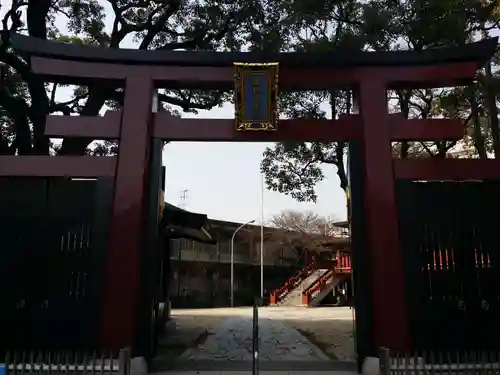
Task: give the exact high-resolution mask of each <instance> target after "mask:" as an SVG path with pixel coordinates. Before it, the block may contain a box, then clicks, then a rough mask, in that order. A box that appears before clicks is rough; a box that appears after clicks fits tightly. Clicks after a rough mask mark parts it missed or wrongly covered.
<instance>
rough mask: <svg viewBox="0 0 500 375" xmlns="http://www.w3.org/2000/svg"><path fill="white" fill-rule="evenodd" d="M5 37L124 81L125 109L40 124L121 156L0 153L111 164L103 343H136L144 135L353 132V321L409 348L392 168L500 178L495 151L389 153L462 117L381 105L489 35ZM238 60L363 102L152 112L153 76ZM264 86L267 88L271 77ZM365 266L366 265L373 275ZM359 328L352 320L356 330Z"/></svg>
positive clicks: (463, 58)
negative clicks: (350, 46) (110, 45)
mask: <svg viewBox="0 0 500 375" xmlns="http://www.w3.org/2000/svg"><path fill="white" fill-rule="evenodd" d="M12 43H13V46H14V48H15V49H16V50H18V51H21V52H23V53H28V54H30V55H31V68H32V70H33V72H34V73H36V74H39V75H41V76H42V77H44V78H45V79H47V80H51V81H58V82H59V81H63V82H66V83H84V84H85V83H88V82H92V81H93V82H95V81H96V80H97V81H101V80H108V81H112V82H115V83H116V85H117V86H120V85H121V86H124V87H125V99H124V103H123V108H122V109H121V111H119V112H108V113H107V114H106V115H105V116H104V117H68V116H48V118H47V125H46V130H45V134H46V135H47V136H51V137H58V138H61V137H86V138H90V139H117V140H119V141H120V146H119V154H118V156H114V157H99V156H57V157H51V156H0V176H74V177H96V176H114V179H115V187H114V197H113V202H114V203H113V212H112V219H111V220H112V221H111V231H110V234H109V249H108V266H107V285H106V289H105V291H104V296H103V298H104V299H103V301H104V304H103V311H102V318H101V338H102V340H101V345H102V347H103V348H109V349H119V348H121V347H125V346H130V345H133V343H134V336H135V326H136V312H137V303H138V298H139V283H140V280H139V278H140V269H139V259H140V255H141V248H142V247H143V246H144V243H143V240H142V236H143V230H144V229H143V227H142V225H141V223H142V221H143V220H144V217H145V215H146V204H145V201H146V197H147V192H148V188H147V184H148V175H149V170H148V165H149V164H148V160H149V157H150V154H151V139H152V138H157V139H164V140H169V141H205V142H206V141H234V142H238V141H242V142H243V141H244V142H248V141H265V142H286V141H297V140H299V141H318V142H334V141H352V144H353V145H354V146H355V147H354V146H353V149H352V155H351V156H352V157H353V160H354V159H356V162H355V163H354V164H355V165H356V166H355V168H358V169H357V170H354V169H352V171H351V175H352V179H353V181H352V182H353V183H352V198H351V199H352V204H353V206H352V215H353V220H356V218H357V220H358V222H359V220H362V221H363V224H365V230H364V231H363V233H361V235H358V234H354V236H355V237H356V236H357V238H358V239H359V238H361V237H363V239H364V240H365V243H364V246H363V248H359V247H358V248H357V247H356V246H359V245H357V243H355V242H357V240H355V239H353V246H354V247H355V253H357V254H358V255H355V258H354V259H353V261H354V262H355V263H354V267H355V271H354V272H355V274H356V276H355V282H356V292H357V302H356V303H357V305H358V309H357V314H359V316H358V324H359V325H362V324H363V319H362V317H361V315H364V316H366V315H370V314H371V315H373V319H372V320H373V327H372V333H373V341H374V345H376V346H386V347H389V348H392V349H399V350H404V349H409V346H410V337H409V329H408V319H407V312H406V304H405V290H404V274H403V267H402V256H401V249H400V245H399V240H398V217H397V212H396V201H395V192H394V181H395V179H411V180H432V179H434V180H436V179H470V178H476V179H482V178H500V161H499V160H456V159H427V160H399V159H393V157H392V154H391V142H392V141H427V140H455V139H460V138H461V137H462V135H463V125H462V123H461V122H460V121H457V120H450V119H431V120H407V119H405V118H404V117H403V116H401V115H399V114H397V115H389V114H388V110H387V95H386V92H387V90H388V89H395V88H417V87H445V86H453V85H457V84H460V83H463V82H468V81H470V80H471V79H472V78H473V77H474V76H475V74H476V71H477V70H478V69H479V68H480V67H481V66H482V65H483V63H485V62H486V61H487V60H488V59H489V58H490V57H491V56H492V54H493V52H494V50H495V48H496V45H497V41H496V39H489V40H485V41H482V42H478V43H473V44H469V45H465V46H462V47H457V48H452V49H436V50H426V51H419V52H410V51H398V52H349V53H347V52H343V51H332V52H325V53H277V54H266V55H261V54H259V53H240V52H237V53H233V52H172V51H139V50H125V49H97V48H91V47H83V46H78V45H71V44H64V43H58V42H49V41H41V40H38V39H34V38H31V37H26V36H20V35H14V36H13V38H12ZM234 62H248V63H263V62H268V63H278V64H279V70H280V71H279V76H278V73H277V71H276V72H275V71H273V70H272V68H266V69H267V70H266V69H264V71H265V74H268V75H270V74H273V77H274V76H275V78H276V79H277V80H279V82H274V81H272V80H270V81H269V82H270V83H269V85H273V84H275V83H278V85H279V89H280V90H329V89H332V88H334V87H337V88H338V87H341V88H347V89H353V90H354V91H355V93H356V96H357V98H358V99H359V107H360V114H358V115H350V116H346V117H342V118H340V119H334V120H302V119H294V120H280V121H279V122H278V123H276V125H277V128H274V129H260V130H255V129H251V130H248V129H241V128H238V125H240V123H237V124H236V126H235V121H234V120H223V119H183V118H175V117H172V116H171V115H169V114H168V113H162V112H159V113H152V102H153V96H154V92H155V90H156V89H157V88H197V89H223V90H230V89H232V88H233V84H234V72H235V68H234V66H233V64H234ZM242 69H244V68H242ZM273 82H274V83H273ZM266 87H267V88H268V92H271V91H272V90H271V88H272V86H266ZM276 91H277V90H276ZM269 95H270V94H269ZM271 99H272V98H271ZM271 99H269V100H271ZM242 130H243V131H242ZM245 130H247V131H245ZM352 172H354V173H352ZM359 178H362V179H363V180H364V181H363V184H359V186H360V188H361V189H362V190H359V189H358V191H356V190H355V189H356V181H355V180H356V179H359ZM359 197H362V198H363V201H364V203H363V204H362V206H360V205H359V204H357V203H355V201H356V199H358V198H359ZM358 202H360V200H359V199H358ZM381 215H383V218H384V219H383V220H381V219H380V217H381ZM353 230H354V228H353ZM363 260H364V262H363ZM356 267H358V268H356ZM367 268H369V269H367ZM363 270H368V271H369V272H366V273H365V272H363ZM365 274H369V275H370V276H369V280H366V278H365ZM370 300H371V306H368V307H366V303H365V308H364V309H362V308H361V306H362V304H363V301H364V302H366V301H370ZM367 329H368V328H367V327H365V328H364V329H363V328H361V327H358V330H360V331H361V332H363V330H364V331H366V330H367ZM370 330H371V329H370Z"/></svg>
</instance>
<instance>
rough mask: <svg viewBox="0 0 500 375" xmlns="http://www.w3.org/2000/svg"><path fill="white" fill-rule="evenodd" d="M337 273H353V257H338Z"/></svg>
mask: <svg viewBox="0 0 500 375" xmlns="http://www.w3.org/2000/svg"><path fill="white" fill-rule="evenodd" d="M335 271H337V272H339V273H342V272H352V264H351V256H350V255H349V254H343V255H340V256H338V257H337V265H336V266H335Z"/></svg>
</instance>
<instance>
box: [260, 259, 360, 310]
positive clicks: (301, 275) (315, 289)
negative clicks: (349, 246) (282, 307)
mask: <svg viewBox="0 0 500 375" xmlns="http://www.w3.org/2000/svg"><path fill="white" fill-rule="evenodd" d="M319 269H326V271H325V272H324V273H323V274H322V275H321V276H319V277H318V278H317V279H316V280H315V281H314V282H313V283H312V284H311V285H310V286H309V287H308V288H307V289H305V290H304V291H303V292H302V304H303V305H306V306H309V304H310V303H311V301H312V300H313V299H314V298H315V297H316V296H317V295H318V294H319V293H321V292H322V291H323V290H324V289H325V288H326V287H327V286H328V285H329V283H330V281H331V280H332V279H333V278H336V277H337V278H341V277H343V276H342V275H346V274H350V273H351V272H352V266H351V257H350V255H349V254H348V253H344V254H341V255H340V256H338V257H337V259H336V260H335V261H333V262H320V263H318V262H316V261H313V262H312V263H310V264H309V265H307V266H305V267H304V268H302V269H301V270H300V271H299V272H298V273H297V274H296V275H295V276H293V277H291V278H290V279H288V281H287V282H286V283H285V284H284V285H283V286H282V287H280V288H278V289H276V290H275V291H274V292H272V293H271V295H270V298H269V304H270V305H276V304H277V303H278V302H279V301H280V300H282V299H283V298H284V297H285V296H286V295H287V294H288V293H290V292H291V291H292V290H294V289H295V288H297V287H298V286H299V285H300V284H301V283H302V282H303V281H304V280H305V279H306V278H307V277H308V276H309V275H310V274H311V273H312V272H314V271H316V270H319Z"/></svg>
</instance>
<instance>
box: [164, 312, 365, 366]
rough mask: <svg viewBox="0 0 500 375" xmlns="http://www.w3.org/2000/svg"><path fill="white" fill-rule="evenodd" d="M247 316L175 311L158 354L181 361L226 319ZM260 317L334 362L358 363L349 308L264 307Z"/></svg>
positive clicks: (226, 313) (242, 313)
mask: <svg viewBox="0 0 500 375" xmlns="http://www.w3.org/2000/svg"><path fill="white" fill-rule="evenodd" d="M248 316H251V309H249V308H232V309H231V308H218V309H189V310H188V309H180V310H173V311H172V320H171V321H170V322H169V323H168V324H167V335H166V338H165V339H164V340H163V341H162V342H161V343H160V348H159V354H160V356H167V357H169V358H176V357H179V356H180V355H181V354H182V353H183V352H185V351H186V350H188V349H192V348H196V347H199V346H201V345H202V344H203V343H204V342H205V341H206V340H207V338H208V337H209V336H210V335H213V334H214V333H215V331H216V329H217V327H218V326H219V325H221V323H222V322H223V321H225V320H227V318H230V317H248ZM259 317H261V318H265V319H271V320H280V321H282V322H283V323H285V324H286V325H288V326H290V327H292V328H295V329H296V330H297V331H298V332H299V333H301V334H302V335H303V336H305V337H306V338H307V339H308V340H309V341H311V342H312V343H313V344H315V345H316V346H317V347H318V348H320V349H321V350H322V351H323V352H324V353H325V354H326V355H327V356H328V357H330V358H331V359H338V360H353V359H355V354H354V353H355V352H354V338H353V321H352V318H353V312H352V310H350V309H349V308H345V307H317V308H303V307H265V308H260V309H259ZM230 320H234V319H230Z"/></svg>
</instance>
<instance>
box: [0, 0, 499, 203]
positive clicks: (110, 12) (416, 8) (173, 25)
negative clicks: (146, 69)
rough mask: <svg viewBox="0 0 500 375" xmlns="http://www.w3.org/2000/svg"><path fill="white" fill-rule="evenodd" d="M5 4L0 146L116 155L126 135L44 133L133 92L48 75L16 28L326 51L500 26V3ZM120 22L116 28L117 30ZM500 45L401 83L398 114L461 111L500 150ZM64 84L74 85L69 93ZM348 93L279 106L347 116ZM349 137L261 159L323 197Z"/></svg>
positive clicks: (121, 0)
mask: <svg viewBox="0 0 500 375" xmlns="http://www.w3.org/2000/svg"><path fill="white" fill-rule="evenodd" d="M12 3H13V5H12V7H11V8H10V9H2V10H3V11H4V12H3V14H5V17H4V19H3V22H2V30H1V33H0V35H1V42H0V76H1V83H2V84H1V85H0V153H6V154H15V153H19V154H31V153H41V154H47V153H49V152H53V153H56V152H57V153H60V154H83V153H95V154H109V153H114V152H116V144H115V143H113V142H102V143H99V144H97V145H96V144H93V146H92V147H90V148H89V144H90V143H91V141H92V140H75V139H67V140H65V141H64V143H63V144H62V145H60V146H57V147H56V146H55V145H53V144H51V143H50V141H49V139H47V137H45V136H44V135H43V130H44V127H45V116H46V114H50V113H63V114H66V115H70V114H71V115H78V114H80V115H88V116H93V115H97V114H98V113H100V112H101V111H102V110H103V108H106V107H107V108H119V107H120V103H121V101H122V100H123V91H122V90H115V89H114V88H109V87H107V86H106V85H103V84H100V85H95V86H92V87H70V88H68V87H64V86H63V85H53V84H46V83H45V82H43V81H41V80H40V79H39V78H38V77H36V76H35V75H33V74H32V73H31V72H30V69H29V66H28V64H27V61H26V60H25V57H24V56H20V55H18V54H16V53H15V52H14V51H13V50H12V48H11V47H10V41H9V36H10V32H21V33H25V34H28V35H31V36H33V37H36V38H39V39H41V40H44V39H56V40H59V41H63V42H66V43H72V44H80V45H90V46H95V47H97V48H120V47H122V46H123V44H124V42H126V41H134V42H135V44H136V46H137V48H139V49H144V50H146V49H147V50H154V49H163V50H178V49H186V50H193V51H196V50H218V51H223V50H244V49H248V50H259V51H264V52H267V51H306V52H307V51H328V50H332V49H342V50H343V51H345V53H349V51H360V50H381V51H385V50H396V49H411V50H423V49H428V48H436V47H443V46H450V45H461V44H463V43H467V42H470V41H472V40H477V39H478V38H486V37H488V36H490V35H493V34H494V33H496V35H498V33H499V30H500V28H499V22H500V5H499V3H498V0H326V1H325V0H322V1H320V0H293V1H292V0H273V1H271V0H240V1H229V0H223V1H219V0H205V1H198V0H148V1H145V0H28V1H24V2H20V1H13V2H12ZM110 25H111V27H110ZM499 65H500V53H498V54H497V55H496V56H495V58H494V59H493V60H492V63H491V64H490V65H488V66H487V67H486V69H484V70H483V71H480V72H479V74H478V84H477V85H473V86H471V87H467V88H464V87H459V88H451V89H440V90H400V91H397V92H392V93H391V97H392V100H391V102H390V104H391V106H392V107H393V108H392V110H393V111H401V112H403V113H404V114H405V115H407V116H408V117H413V118H432V117H442V116H444V117H453V118H459V119H461V120H462V121H463V122H464V134H465V136H464V140H463V141H461V142H460V143H461V146H463V147H466V148H467V147H470V148H471V149H472V151H471V152H470V153H469V154H470V155H469V156H479V157H487V156H488V155H491V154H492V153H500V136H499V135H498V132H499V130H498V128H499V126H498V108H497V106H498V102H499V101H500V74H499V68H498V67H499ZM61 89H64V90H66V92H67V90H68V89H70V90H72V96H71V97H70V98H69V99H67V98H66V99H65V100H64V101H62V100H61V99H60V95H59V93H60V92H61ZM350 95H351V94H350V92H347V91H338V90H332V91H330V92H293V93H283V94H282V95H281V97H280V110H281V115H282V116H285V117H290V118H337V117H338V116H340V115H342V114H347V113H350V112H351V111H352V108H351V107H352V100H351V96H350ZM159 100H160V104H161V106H162V108H163V109H164V110H167V111H171V112H172V113H174V114H179V112H180V111H182V112H196V111H197V110H200V109H210V108H212V107H215V106H219V105H222V104H223V103H224V102H226V101H229V100H231V97H230V95H229V93H226V92H219V91H213V90H212V91H200V90H168V91H167V90H164V91H162V92H160V95H159ZM454 146H456V142H404V143H397V144H395V145H394V148H393V153H394V156H395V157H402V158H406V157H412V158H422V157H433V156H440V157H446V156H450V154H449V151H450V149H452V148H453V147H454ZM345 152H346V144H345V143H343V142H340V143H329V144H319V143H314V142H312V143H311V142H299V143H294V144H281V143H280V144H276V145H275V146H274V147H271V148H268V149H267V150H266V151H265V153H264V155H263V160H262V164H261V169H262V171H263V172H264V173H265V176H266V182H267V185H268V187H269V188H271V189H273V190H276V191H280V192H282V193H285V194H290V195H291V196H293V197H294V198H295V199H297V200H300V201H315V199H316V194H315V186H316V184H317V183H318V182H320V181H321V180H322V179H323V178H324V175H323V172H322V169H321V168H322V166H323V165H325V164H330V165H333V166H335V167H336V168H337V174H338V176H339V178H340V181H341V186H342V187H343V188H345V187H346V185H347V178H346V173H345V169H344V164H343V161H344V159H345Z"/></svg>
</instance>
